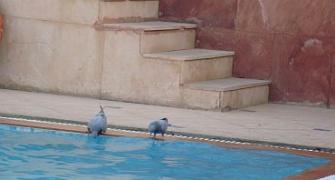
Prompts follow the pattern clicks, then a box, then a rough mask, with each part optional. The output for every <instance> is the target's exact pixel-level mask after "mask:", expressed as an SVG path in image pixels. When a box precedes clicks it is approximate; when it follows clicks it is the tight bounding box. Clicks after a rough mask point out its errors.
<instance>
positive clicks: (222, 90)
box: [183, 78, 270, 111]
mask: <svg viewBox="0 0 335 180" xmlns="http://www.w3.org/2000/svg"><path fill="white" fill-rule="evenodd" d="M269 84H270V81H266V80H255V79H245V78H226V79H217V80H211V81H201V82H196V83H189V84H185V85H184V87H183V98H184V99H183V103H184V106H186V107H190V108H195V109H206V110H217V111H227V110H231V109H238V108H243V107H248V106H253V105H258V104H263V103H267V102H268V96H269Z"/></svg>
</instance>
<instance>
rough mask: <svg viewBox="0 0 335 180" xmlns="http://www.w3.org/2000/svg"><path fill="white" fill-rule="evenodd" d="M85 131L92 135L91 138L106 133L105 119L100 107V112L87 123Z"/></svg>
mask: <svg viewBox="0 0 335 180" xmlns="http://www.w3.org/2000/svg"><path fill="white" fill-rule="evenodd" d="M87 130H88V133H90V134H92V135H93V136H99V135H102V134H103V133H105V132H106V130H107V117H106V115H105V112H104V109H103V107H102V106H100V112H99V113H98V114H96V115H95V116H94V118H93V119H91V120H90V121H89V122H88V126H87Z"/></svg>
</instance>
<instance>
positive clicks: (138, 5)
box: [99, 0, 159, 22]
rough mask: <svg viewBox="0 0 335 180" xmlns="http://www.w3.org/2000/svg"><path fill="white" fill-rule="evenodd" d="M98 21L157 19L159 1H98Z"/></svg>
mask: <svg viewBox="0 0 335 180" xmlns="http://www.w3.org/2000/svg"><path fill="white" fill-rule="evenodd" d="M99 6H100V11H99V19H100V20H103V21H107V22H108V21H111V22H112V21H119V20H121V19H123V20H136V19H157V18H158V8H159V1H157V0H156V1H129V0H126V1H100V4H99Z"/></svg>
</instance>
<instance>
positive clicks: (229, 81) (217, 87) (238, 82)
mask: <svg viewBox="0 0 335 180" xmlns="http://www.w3.org/2000/svg"><path fill="white" fill-rule="evenodd" d="M270 83H271V82H270V81H267V80H256V79H246V78H233V77H232V78H226V79H217V80H210V81H201V82H195V83H189V84H185V85H184V87H185V88H187V89H194V90H203V91H219V92H226V91H234V90H238V89H244V88H252V87H257V86H265V85H269V84H270Z"/></svg>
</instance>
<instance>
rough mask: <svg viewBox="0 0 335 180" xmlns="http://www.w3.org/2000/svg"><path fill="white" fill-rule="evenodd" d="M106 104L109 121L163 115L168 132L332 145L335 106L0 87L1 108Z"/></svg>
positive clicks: (51, 114)
mask: <svg viewBox="0 0 335 180" xmlns="http://www.w3.org/2000/svg"><path fill="white" fill-rule="evenodd" d="M99 105H103V106H111V107H112V108H106V110H105V111H106V114H107V116H108V121H109V124H111V125H114V126H123V127H133V128H147V125H148V124H149V122H150V121H152V120H154V119H157V118H160V117H168V118H169V120H170V123H171V124H172V125H173V127H171V128H170V130H171V131H173V132H183V133H191V134H201V135H210V136H221V137H232V138H240V139H249V140H256V141H266V142H277V143H285V144H294V145H303V146H314V147H324V148H331V149H335V141H334V139H335V109H325V108H317V107H306V106H296V105H281V104H265V105H260V106H254V107H250V108H246V109H242V110H237V111H230V112H224V113H221V112H210V111H199V110H188V109H178V108H171V107H162V106H152V105H141V104H132V103H123V102H115V101H105V100H97V99H93V98H83V97H72V96H62V95H52V94H44V93H32V92H23V91H14V90H5V89H0V114H2V115H24V116H32V117H45V118H55V119H64V120H74V121H80V122H87V121H88V120H89V119H90V118H91V117H93V116H94V115H95V113H97V111H98V110H99Z"/></svg>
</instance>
